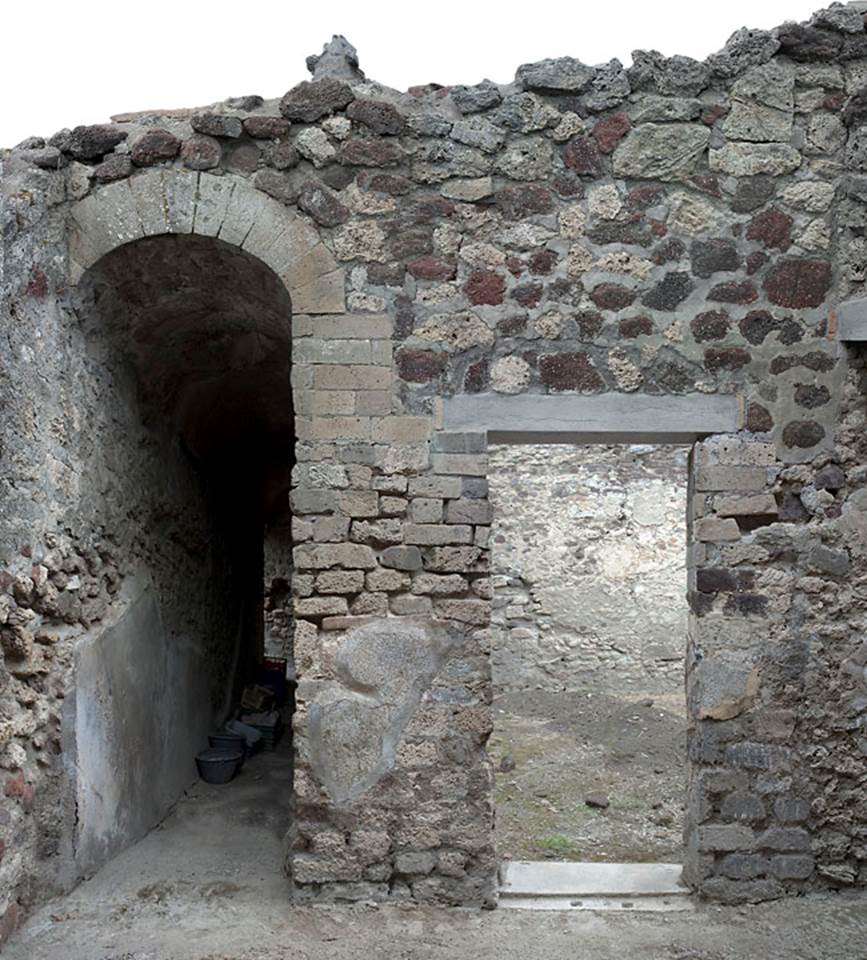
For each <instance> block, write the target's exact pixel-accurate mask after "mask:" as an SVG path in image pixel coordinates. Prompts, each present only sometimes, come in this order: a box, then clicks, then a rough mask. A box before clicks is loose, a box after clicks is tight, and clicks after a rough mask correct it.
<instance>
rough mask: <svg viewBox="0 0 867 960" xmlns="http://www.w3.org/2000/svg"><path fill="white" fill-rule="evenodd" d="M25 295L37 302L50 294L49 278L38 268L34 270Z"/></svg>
mask: <svg viewBox="0 0 867 960" xmlns="http://www.w3.org/2000/svg"><path fill="white" fill-rule="evenodd" d="M25 293H26V294H27V296H28V297H33V298H34V299H35V300H41V299H42V298H43V297H44V296H46V294H47V293H48V277H46V276H45V274H44V273H43V272H42V271H41V270H40V269H39V268H38V267H34V268H33V270H32V272H31V274H30V282H29V283H28V284H27V290H26V291H25Z"/></svg>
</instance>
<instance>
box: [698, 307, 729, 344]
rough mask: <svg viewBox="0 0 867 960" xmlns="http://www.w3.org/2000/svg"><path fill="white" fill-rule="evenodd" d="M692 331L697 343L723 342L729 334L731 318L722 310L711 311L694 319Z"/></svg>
mask: <svg viewBox="0 0 867 960" xmlns="http://www.w3.org/2000/svg"><path fill="white" fill-rule="evenodd" d="M690 329H691V330H692V335H693V338H694V339H695V341H696V342H697V343H704V342H706V341H707V340H722V338H723V337H724V336H725V335H726V334H727V333H728V332H729V316H728V314H727V313H723V312H722V311H721V310H709V311H708V312H707V313H700V314H698V316H696V317H693V320H692V323H691V324H690Z"/></svg>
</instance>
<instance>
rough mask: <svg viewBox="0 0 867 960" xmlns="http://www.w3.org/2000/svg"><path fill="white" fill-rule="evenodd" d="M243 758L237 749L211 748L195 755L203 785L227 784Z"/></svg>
mask: <svg viewBox="0 0 867 960" xmlns="http://www.w3.org/2000/svg"><path fill="white" fill-rule="evenodd" d="M243 758H244V754H243V753H242V751H241V750H239V749H237V747H211V748H210V749H209V750H202V752H201V753H197V754H196V766H197V767H198V768H199V776H200V777H201V778H202V779H203V780H204V781H205V783H228V782H229V781H230V780H231V779H232V777H234V776H235V774H236V773H237V772H238V770H239V769H240V767H241V762H242V761H243Z"/></svg>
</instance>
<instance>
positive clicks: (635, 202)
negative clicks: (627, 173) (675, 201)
mask: <svg viewBox="0 0 867 960" xmlns="http://www.w3.org/2000/svg"><path fill="white" fill-rule="evenodd" d="M662 194H663V190H662V187H657V186H655V185H653V184H644V185H643V186H640V187H634V188H633V189H632V190H630V191H629V193H628V194H627V195H626V207H627V209H629V210H632V211H636V210H646V209H647V208H648V207H652V206H654V205H655V204H657V203H659V201H660V199H661V198H662Z"/></svg>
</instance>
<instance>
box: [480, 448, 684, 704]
mask: <svg viewBox="0 0 867 960" xmlns="http://www.w3.org/2000/svg"><path fill="white" fill-rule="evenodd" d="M688 453H689V448H688V447H664V446H636V445H628V444H618V445H614V446H605V445H601V444H592V445H587V446H572V445H565V444H564V445H554V444H543V445H529V446H493V447H490V449H489V456H490V464H489V476H488V481H489V484H490V495H491V504H492V506H493V523H492V526H491V564H492V567H491V574H492V584H493V589H494V600H493V609H492V626H493V628H494V634H493V640H492V659H491V665H492V671H493V682H494V690H495V692H496V693H503V692H511V691H516V690H525V689H533V688H535V689H543V690H575V689H578V688H580V687H581V686H583V685H585V684H587V683H592V684H593V685H594V686H599V687H601V688H603V689H604V688H614V689H619V690H622V689H624V688H628V687H630V686H633V687H635V689H636V690H642V691H649V690H658V691H660V692H669V691H670V692H674V693H678V692H681V693H682V691H683V679H684V669H683V663H684V656H685V654H686V630H687V615H688V612H689V608H688V606H687V599H686V487H687V458H688Z"/></svg>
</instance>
